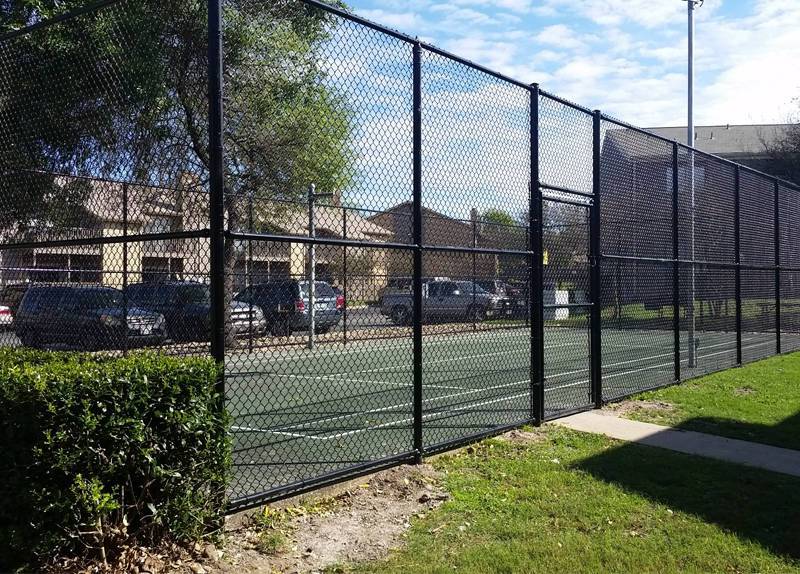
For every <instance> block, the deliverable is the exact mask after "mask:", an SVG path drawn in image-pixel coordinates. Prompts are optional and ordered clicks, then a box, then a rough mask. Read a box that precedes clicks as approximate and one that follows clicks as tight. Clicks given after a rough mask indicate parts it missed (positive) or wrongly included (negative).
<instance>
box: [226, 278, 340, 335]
mask: <svg viewBox="0 0 800 574" xmlns="http://www.w3.org/2000/svg"><path fill="white" fill-rule="evenodd" d="M314 285H315V289H314V325H315V329H314V330H315V331H316V332H317V333H327V332H328V331H330V330H331V329H332V328H334V327H335V326H336V325H338V324H339V321H340V320H341V318H342V310H343V309H344V297H343V296H341V295H337V294H336V292H335V291H334V290H333V287H331V286H330V285H329V284H328V283H325V282H324V281H315V282H314ZM308 286H309V282H308V281H272V282H269V283H259V284H257V285H251V286H250V287H247V288H246V289H245V290H244V291H242V292H241V293H238V294H237V295H236V299H237V300H239V301H243V302H245V303H251V304H253V305H257V306H258V307H261V309H262V310H263V311H264V318H265V320H266V322H267V328H268V329H269V331H270V332H271V333H272V334H273V335H275V336H289V335H291V334H292V331H307V330H308V328H309V325H310V324H311V314H310V313H309V301H308Z"/></svg>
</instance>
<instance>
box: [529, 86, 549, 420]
mask: <svg viewBox="0 0 800 574" xmlns="http://www.w3.org/2000/svg"><path fill="white" fill-rule="evenodd" d="M530 98H531V102H530V107H531V109H530V120H531V132H530V140H531V141H530V145H531V150H530V153H531V158H530V162H531V176H530V180H531V181H530V189H529V193H530V197H529V199H528V236H529V239H528V245H529V247H530V252H531V254H530V272H529V273H528V315H529V317H530V320H529V325H530V330H531V372H530V378H531V390H530V392H531V419H532V420H533V421H534V422H535V423H536V424H537V425H541V424H542V423H543V422H544V411H545V409H544V406H545V404H544V309H543V307H542V305H543V304H544V299H543V291H544V288H543V284H544V277H543V274H544V270H543V268H542V267H543V251H544V237H543V221H542V213H543V208H542V188H541V187H540V183H541V181H540V175H539V84H533V85H532V86H531V91H530Z"/></svg>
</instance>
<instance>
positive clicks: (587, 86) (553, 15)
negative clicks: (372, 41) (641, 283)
mask: <svg viewBox="0 0 800 574" xmlns="http://www.w3.org/2000/svg"><path fill="white" fill-rule="evenodd" d="M348 4H349V6H350V9H351V10H352V11H354V12H355V13H357V14H360V15H362V16H364V17H367V18H369V19H370V20H373V21H375V22H378V23H380V24H383V25H386V26H389V27H392V28H395V29H398V30H400V31H402V32H405V33H407V34H410V35H413V36H419V37H420V38H421V39H423V40H425V41H428V42H431V43H433V44H435V45H437V46H439V47H442V48H444V49H446V50H449V51H451V52H454V53H455V54H458V55H459V56H462V57H466V58H468V59H471V60H473V61H475V62H477V63H479V64H483V65H485V66H488V67H490V68H492V69H495V70H497V71H500V72H502V73H504V74H508V75H510V76H512V77H514V78H516V79H519V80H521V81H524V82H527V83H531V82H538V83H539V84H540V86H541V87H542V88H543V89H545V90H547V91H550V92H553V93H556V94H558V95H560V96H562V97H565V98H567V99H570V100H572V101H575V102H577V103H580V104H582V105H585V106H587V107H589V108H592V109H594V108H599V109H601V110H603V111H604V112H605V113H607V114H608V115H610V116H613V117H617V118H619V119H622V120H625V121H627V122H629V123H632V124H635V125H639V126H644V127H656V126H670V125H685V124H686V84H687V74H686V55H687V51H686V33H687V31H686V3H685V2H684V1H682V0H349V2H348ZM695 15H696V44H695V46H696V80H695V82H696V91H695V121H696V123H697V124H698V125H709V124H728V123H730V124H752V123H782V122H784V121H786V120H787V119H788V118H789V117H791V115H792V114H797V112H798V111H800V102H798V100H797V98H798V97H799V96H800V33H798V32H797V30H800V0H706V2H705V4H704V5H703V6H702V7H700V8H699V9H698V10H697V11H696V13H695Z"/></svg>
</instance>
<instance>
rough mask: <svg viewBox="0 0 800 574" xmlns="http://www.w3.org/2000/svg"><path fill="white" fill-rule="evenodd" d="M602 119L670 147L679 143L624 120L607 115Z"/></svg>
mask: <svg viewBox="0 0 800 574" xmlns="http://www.w3.org/2000/svg"><path fill="white" fill-rule="evenodd" d="M601 117H602V119H603V121H606V122H608V123H610V124H615V125H618V126H619V127H621V128H625V129H627V130H631V131H634V132H636V133H640V134H642V135H644V136H648V137H651V138H653V139H657V140H660V141H662V142H664V143H668V144H670V145H672V144H676V143H678V142H677V141H676V140H672V139H669V138H668V137H664V136H662V135H659V134H656V133H653V132H651V131H649V130H646V129H644V128H639V127H636V126H634V125H632V124H629V123H628V122H623V121H622V120H618V119H616V118H612V117H610V116H607V115H606V114H602V115H601Z"/></svg>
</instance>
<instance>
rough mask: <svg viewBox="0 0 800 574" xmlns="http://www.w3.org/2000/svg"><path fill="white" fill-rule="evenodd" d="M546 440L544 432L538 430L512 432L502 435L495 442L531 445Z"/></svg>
mask: <svg viewBox="0 0 800 574" xmlns="http://www.w3.org/2000/svg"><path fill="white" fill-rule="evenodd" d="M546 439H547V436H546V434H545V432H544V431H542V430H539V429H534V430H522V429H518V430H512V431H509V432H507V433H506V434H504V435H500V436H499V437H497V440H500V441H506V442H510V443H514V444H533V443H538V442H543V441H545V440H546Z"/></svg>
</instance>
